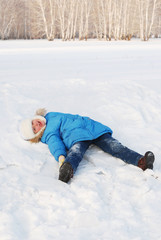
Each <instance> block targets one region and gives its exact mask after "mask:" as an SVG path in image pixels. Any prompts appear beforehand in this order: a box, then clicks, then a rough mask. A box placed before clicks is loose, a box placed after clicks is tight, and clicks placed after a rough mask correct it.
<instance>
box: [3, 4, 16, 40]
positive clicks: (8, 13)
mask: <svg viewBox="0 0 161 240" xmlns="http://www.w3.org/2000/svg"><path fill="white" fill-rule="evenodd" d="M14 5H15V1H14V0H0V38H1V39H3V40H5V39H8V38H9V36H10V34H11V30H12V26H13V24H14V20H15V12H14V11H13V9H14Z"/></svg>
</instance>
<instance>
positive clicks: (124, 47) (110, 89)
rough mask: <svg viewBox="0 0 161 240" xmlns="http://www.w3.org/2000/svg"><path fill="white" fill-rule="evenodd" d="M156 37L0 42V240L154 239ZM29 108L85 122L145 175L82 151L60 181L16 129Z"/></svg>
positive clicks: (159, 222) (160, 110)
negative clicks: (141, 161) (103, 132)
mask: <svg viewBox="0 0 161 240" xmlns="http://www.w3.org/2000/svg"><path fill="white" fill-rule="evenodd" d="M160 93H161V40H159V39H153V40H150V41H148V42H141V41H140V40H132V41H130V42H127V41H119V42H114V41H112V42H101V41H100V42H99V41H95V40H91V41H87V42H85V41H82V42H79V41H75V42H73V41H71V42H62V41H59V40H56V41H54V42H48V41H46V40H30V41H22V40H17V41H14V40H11V41H0V109H1V118H0V126H1V135H0V142H1V144H0V186H1V196H0V223H1V224H0V239H1V240H22V239H23V240H40V239H41V240H54V239H56V240H64V239H67V240H69V239H74V240H108V239H109V240H116V239H119V240H129V239H130V240H147V239H151V240H156V239H157V240H159V239H161V228H160V226H161V203H160V201H161V157H160V147H161V127H160V123H161V107H160V106H161V95H160ZM39 107H46V108H47V110H48V111H60V112H68V113H73V114H75V113H77V114H80V115H85V116H89V117H91V118H94V119H95V120H97V121H100V122H102V123H104V124H106V125H108V126H109V127H111V128H112V129H113V132H114V133H113V136H114V137H115V138H116V139H118V140H119V141H121V142H122V143H123V144H124V145H126V146H128V147H130V148H132V149H133V150H135V151H138V152H139V153H141V154H144V153H145V152H146V151H147V150H151V151H153V152H154V153H155V156H156V161H155V164H154V171H152V170H146V171H145V172H143V171H142V170H141V169H139V168H137V167H135V166H132V165H127V164H125V163H124V162H122V161H121V160H119V159H116V158H113V157H111V156H110V155H108V154H105V153H104V152H102V151H101V150H100V149H99V148H96V147H95V146H91V147H90V148H89V150H88V151H87V153H86V154H85V156H84V159H83V160H82V162H81V164H80V165H79V168H78V170H77V172H76V174H75V176H74V178H73V180H72V181H71V182H70V183H69V184H65V183H63V182H60V181H58V180H57V179H58V163H57V162H56V161H55V160H54V158H53V156H52V155H51V154H50V153H49V150H48V147H47V145H44V144H42V143H39V144H30V143H28V142H26V141H24V140H23V139H22V138H21V136H20V134H19V124H20V121H21V120H22V119H24V118H28V117H32V116H33V114H34V112H35V110H36V109H37V108H39Z"/></svg>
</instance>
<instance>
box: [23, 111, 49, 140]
mask: <svg viewBox="0 0 161 240" xmlns="http://www.w3.org/2000/svg"><path fill="white" fill-rule="evenodd" d="M34 119H39V120H41V121H44V122H45V126H44V127H43V128H41V130H40V131H39V132H38V133H36V134H35V133H34V132H33V130H32V121H33V120H34ZM45 127H46V119H45V118H44V117H43V116H40V115H35V116H34V117H33V118H32V119H25V120H23V121H22V122H21V124H20V133H21V136H22V137H23V139H24V140H31V139H33V138H35V137H36V136H38V135H39V134H40V132H41V131H43V130H44V129H45Z"/></svg>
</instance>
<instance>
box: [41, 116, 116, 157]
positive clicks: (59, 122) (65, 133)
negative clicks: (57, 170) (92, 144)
mask: <svg viewBox="0 0 161 240" xmlns="http://www.w3.org/2000/svg"><path fill="white" fill-rule="evenodd" d="M45 119H46V128H45V131H44V133H43V136H42V138H41V142H43V143H46V144H48V147H49V150H50V152H51V154H52V155H53V156H54V157H55V159H56V160H57V161H58V158H59V156H60V155H64V156H65V157H66V151H67V150H69V149H70V148H71V147H72V145H73V144H75V143H76V142H79V141H85V140H93V139H96V138H98V137H99V136H101V135H102V134H104V133H110V134H112V130H111V129H110V128H109V127H107V126H105V125H103V124H101V123H99V122H96V121H94V120H92V119H90V118H89V117H81V116H79V115H72V114H65V113H59V112H49V113H47V114H46V116H45Z"/></svg>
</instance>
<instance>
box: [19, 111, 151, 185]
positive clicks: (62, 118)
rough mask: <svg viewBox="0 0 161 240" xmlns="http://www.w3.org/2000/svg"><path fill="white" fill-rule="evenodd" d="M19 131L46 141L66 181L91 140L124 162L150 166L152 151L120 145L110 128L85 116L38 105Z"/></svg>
mask: <svg viewBox="0 0 161 240" xmlns="http://www.w3.org/2000/svg"><path fill="white" fill-rule="evenodd" d="M20 132H21V135H22V137H23V138H24V139H25V140H28V141H30V142H32V143H37V142H39V141H41V142H43V143H46V144H48V147H49V150H50V152H51V153H52V155H53V156H54V157H55V159H56V160H57V161H58V162H59V165H60V169H59V180H61V181H63V182H66V183H67V182H68V181H69V180H70V179H71V178H72V177H73V174H74V173H75V171H76V169H77V167H78V165H79V163H80V161H81V160H82V158H83V155H84V153H85V152H86V150H87V149H88V147H89V146H90V145H91V144H95V145H96V146H98V147H100V148H101V149H102V150H103V151H104V152H106V153H109V154H111V155H112V156H114V157H117V158H120V159H122V160H123V161H124V162H126V163H129V164H133V165H135V166H138V167H140V168H141V169H142V170H146V169H147V168H150V169H153V163H154V154H153V153H152V152H150V151H148V152H146V153H145V155H144V156H143V155H140V154H139V153H137V152H134V151H133V150H131V149H129V148H127V147H125V146H123V145H122V144H121V143H120V142H118V141H117V140H116V139H114V138H113V137H112V130H111V129H110V128H109V127H107V126H105V125H103V124H101V123H99V122H96V121H94V120H92V119H90V118H88V117H82V116H79V115H72V114H64V113H59V112H49V113H47V114H46V111H45V109H38V110H37V111H36V115H35V116H34V117H33V118H32V119H26V120H24V121H22V122H21V126H20Z"/></svg>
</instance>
